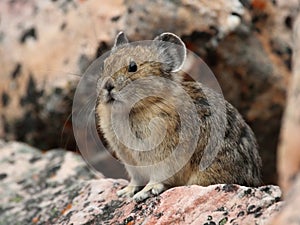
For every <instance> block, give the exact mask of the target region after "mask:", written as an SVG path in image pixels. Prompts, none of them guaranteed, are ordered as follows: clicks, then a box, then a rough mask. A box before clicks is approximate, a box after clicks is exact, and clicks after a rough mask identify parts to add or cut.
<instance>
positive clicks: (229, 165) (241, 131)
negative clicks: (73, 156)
mask: <svg viewBox="0 0 300 225" xmlns="http://www.w3.org/2000/svg"><path fill="white" fill-rule="evenodd" d="M174 37H175V38H176V36H175V35H174V36H172V35H171V38H174ZM117 38H119V39H120V37H117ZM179 40H180V39H179ZM125 42H126V40H125ZM116 43H117V41H116ZM123 43H124V42H123ZM182 44H183V43H182ZM131 60H134V61H135V62H136V64H137V66H138V70H137V71H136V72H134V73H130V72H128V63H129V62H130V61H131ZM183 60H184V57H183ZM168 63H169V62H168ZM164 66H165V65H164V59H163V58H162V56H161V55H159V53H158V50H157V49H156V48H155V45H153V46H139V45H138V46H134V47H132V46H129V45H128V46H127V45H126V44H125V45H123V44H122V45H120V46H117V45H115V46H114V49H113V51H112V53H111V55H110V56H108V58H107V59H106V60H105V62H104V68H103V71H102V75H101V79H100V81H99V82H104V83H105V84H106V83H107V82H108V81H103V80H105V79H107V80H109V82H111V83H112V85H113V91H115V93H121V91H122V90H124V89H123V88H125V87H126V85H128V84H130V83H131V82H133V81H135V80H139V79H141V78H145V77H146V78H147V77H150V76H152V77H154V79H153V80H152V82H150V83H147V85H143V83H142V84H140V85H137V86H136V87H135V90H131V92H130V95H128V96H138V95H139V94H140V93H141V92H142V91H145V93H148V92H149V95H150V96H149V97H146V98H143V99H142V100H141V101H139V102H137V103H136V104H135V105H133V106H132V107H131V110H130V114H129V121H130V130H128V133H129V134H133V135H134V136H135V138H137V139H141V140H144V139H146V138H148V137H150V136H151V135H152V136H154V137H155V138H158V139H159V138H160V137H161V136H162V134H163V132H165V136H164V138H163V140H162V142H161V143H160V144H159V145H158V146H156V147H155V148H154V149H152V150H150V151H142V152H141V151H134V150H133V149H131V148H129V147H128V146H126V145H125V144H124V143H122V142H121V141H120V140H119V139H118V137H117V136H116V134H115V131H114V130H113V123H118V122H119V123H120V124H121V123H122V121H112V119H111V118H112V117H111V113H112V107H113V106H112V103H111V102H106V96H107V90H106V89H105V88H103V86H101V88H100V90H99V99H98V104H97V107H96V115H97V117H96V118H98V126H99V129H100V130H101V132H102V133H103V134H104V138H105V139H106V141H107V143H108V145H109V146H110V148H111V149H112V150H113V151H114V152H115V153H116V155H117V157H118V158H119V159H120V160H121V161H122V162H123V163H124V164H125V167H126V169H127V171H128V173H129V176H130V178H131V183H130V185H129V186H128V187H127V188H125V189H124V190H121V191H120V192H119V194H120V195H129V196H132V195H133V194H134V193H135V192H136V191H137V190H138V188H137V186H144V185H146V184H148V185H146V187H145V188H144V189H143V190H142V191H141V192H138V193H137V194H136V195H135V196H134V198H135V199H136V200H137V201H140V200H143V199H145V198H147V197H149V192H150V191H152V193H155V194H158V193H160V192H161V191H163V190H165V189H166V188H168V187H172V186H178V185H189V184H198V185H203V186H207V185H210V184H216V183H236V184H242V185H248V186H257V185H260V183H261V179H260V177H261V174H260V169H261V159H260V157H259V154H258V150H257V144H256V140H255V137H254V134H253V132H252V131H251V129H250V127H249V126H248V125H247V124H246V123H245V121H244V120H243V119H242V117H241V116H240V114H239V113H238V112H237V110H236V109H235V108H234V107H233V106H232V105H230V104H229V103H228V102H226V101H225V100H223V98H222V96H220V95H219V94H217V93H215V92H214V91H212V90H210V89H208V88H206V87H204V86H203V85H202V84H200V83H197V82H183V81H180V78H179V79H176V76H178V75H177V73H175V72H172V71H167V70H166V69H165V68H166V67H164ZM120 77H122V79H121V78H120ZM155 77H160V78H167V79H169V80H170V82H167V81H166V82H162V81H161V80H159V81H156V80H155ZM174 77H175V78H174ZM120 80H121V81H120ZM171 81H175V84H174V83H172V82H171ZM176 84H177V85H179V86H180V87H181V88H182V89H183V90H184V91H185V92H186V93H188V95H189V96H190V98H191V99H192V104H194V105H195V106H196V110H197V114H198V117H197V118H198V120H197V122H198V123H199V132H200V135H199V139H198V142H197V147H196V150H195V152H194V153H193V154H192V157H191V158H190V159H188V161H187V163H186V164H184V166H183V167H182V168H181V169H180V170H179V171H176V168H175V167H176V163H181V162H183V161H184V160H185V155H187V153H188V151H189V149H188V148H189V147H188V146H189V145H188V144H189V143H184V146H186V150H183V152H181V153H179V154H177V155H176V157H177V158H174V159H173V161H169V163H167V164H166V165H165V167H164V168H161V167H159V166H158V167H155V166H153V167H145V168H138V169H135V168H134V167H132V166H151V165H154V164H156V163H159V162H161V161H162V160H164V159H168V157H170V156H171V154H172V152H173V151H174V149H175V148H176V146H177V145H178V143H179V136H180V135H179V131H180V128H181V124H180V122H181V121H180V117H179V115H178V112H177V111H176V105H177V106H178V105H180V104H183V102H185V99H184V97H183V96H182V94H181V92H180V91H179V90H178V86H176ZM154 89H160V90H163V91H162V94H163V97H158V96H151V93H152V91H153V90H154ZM147 91H148V92H147ZM208 97H210V98H213V99H217V100H218V101H222V102H223V103H224V105H225V107H226V116H227V118H226V119H227V123H226V124H225V125H226V127H224V129H225V137H224V138H223V139H222V140H219V141H220V143H221V148H220V150H219V152H218V154H217V156H216V158H215V159H214V160H213V162H212V164H211V165H210V166H209V167H208V168H206V169H205V170H204V171H201V170H200V169H199V165H200V163H201V159H202V156H203V153H204V149H205V146H206V145H207V143H208V139H209V138H210V136H209V134H210V131H211V129H212V125H213V124H220V126H225V125H223V124H222V118H219V117H212V107H215V106H214V105H210V103H209V101H208ZM114 101H115V102H116V104H119V111H118V113H120V115H122V113H124V112H125V111H126V110H124V112H123V109H125V108H126V107H127V106H126V98H124V96H118V97H117V98H116V99H115V100H114ZM189 104H191V103H188V102H187V103H185V107H188V108H190V105H189ZM186 117H187V118H189V115H186ZM153 118H159V119H160V122H159V123H157V124H155V125H154V126H153V127H152V133H151V129H150V128H149V124H150V121H151V120H152V119H153ZM190 122H191V123H193V121H190ZM161 124H163V125H161ZM124 132H125V133H126V132H127V131H124ZM129 134H128V139H130V135H129ZM126 135H127V134H125V136H126ZM189 135H193V134H187V137H188V136H189ZM126 137H127V136H126ZM185 151H186V152H185ZM130 165H132V166H130ZM166 171H173V172H174V173H173V175H172V176H170V177H168V179H165V180H160V178H161V177H162V176H161V175H162V174H164V173H165V172H166ZM155 183H158V185H157V184H155ZM151 185H152V186H151Z"/></svg>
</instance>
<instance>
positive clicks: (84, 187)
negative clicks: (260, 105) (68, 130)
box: [0, 142, 283, 225]
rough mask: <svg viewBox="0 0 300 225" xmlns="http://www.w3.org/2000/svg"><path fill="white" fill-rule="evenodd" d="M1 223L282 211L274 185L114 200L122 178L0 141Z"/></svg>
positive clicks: (152, 220) (204, 220)
mask: <svg viewBox="0 0 300 225" xmlns="http://www.w3.org/2000/svg"><path fill="white" fill-rule="evenodd" d="M0 180H1V182H0V199H1V202H0V225H4V224H5V225H6V224H15V225H17V224H73V225H76V224H86V225H87V224H89V225H90V224H124V225H132V224H205V225H214V224H220V225H223V224H267V223H269V221H270V220H271V219H272V218H273V216H274V215H276V214H277V211H279V209H280V208H281V207H282V205H283V202H282V201H281V200H280V198H281V191H280V189H279V187H277V186H271V185H269V186H263V187H259V188H250V187H243V186H238V185H229V184H227V185H226V184H219V185H212V186H209V187H201V186H196V185H193V186H184V187H176V188H172V189H169V190H167V191H165V192H164V193H162V194H161V195H160V196H153V197H151V198H149V199H147V200H146V201H144V202H142V203H135V202H134V201H132V200H131V199H128V198H118V197H117V195H116V191H117V190H119V189H120V188H122V187H124V186H125V185H126V184H127V181H125V180H123V179H108V178H104V177H103V176H101V175H99V176H96V175H94V174H93V173H92V172H90V171H89V169H88V168H87V166H86V164H85V163H84V161H83V160H82V159H81V157H80V156H78V155H76V154H74V153H71V152H66V151H63V150H52V151H49V152H46V153H43V152H41V151H39V150H37V149H34V148H32V147H30V146H28V145H25V144H22V143H16V142H9V143H4V142H0Z"/></svg>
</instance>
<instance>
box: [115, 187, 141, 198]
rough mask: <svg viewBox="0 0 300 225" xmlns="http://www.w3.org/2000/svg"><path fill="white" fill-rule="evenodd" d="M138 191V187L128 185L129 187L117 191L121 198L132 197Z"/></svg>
mask: <svg viewBox="0 0 300 225" xmlns="http://www.w3.org/2000/svg"><path fill="white" fill-rule="evenodd" d="M137 190H138V187H137V186H132V185H128V186H127V187H125V188H123V189H121V190H119V191H117V195H118V196H119V197H123V196H124V197H132V196H133V195H134V193H135V192H136V191H137Z"/></svg>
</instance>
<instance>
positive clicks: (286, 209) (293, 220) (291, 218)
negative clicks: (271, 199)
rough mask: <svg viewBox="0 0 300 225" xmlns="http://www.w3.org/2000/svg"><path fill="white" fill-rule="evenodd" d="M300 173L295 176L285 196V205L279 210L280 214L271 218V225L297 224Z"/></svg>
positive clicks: (299, 201) (299, 200)
mask: <svg viewBox="0 0 300 225" xmlns="http://www.w3.org/2000/svg"><path fill="white" fill-rule="evenodd" d="M299 190H300V173H298V174H297V175H295V177H294V179H293V183H292V186H291V187H290V189H289V191H288V192H287V193H286V194H285V196H286V198H285V200H286V203H285V204H284V205H283V207H282V208H281V210H280V212H279V213H278V214H277V215H276V216H275V217H274V218H273V221H272V223H271V224H273V225H279V224H291V225H294V224H295V225H296V224H299V221H300V214H299V207H300V193H299Z"/></svg>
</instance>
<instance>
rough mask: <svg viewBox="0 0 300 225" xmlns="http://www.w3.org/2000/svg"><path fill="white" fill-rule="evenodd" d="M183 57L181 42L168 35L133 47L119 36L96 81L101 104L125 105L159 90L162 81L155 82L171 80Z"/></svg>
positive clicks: (184, 50)
mask: <svg viewBox="0 0 300 225" xmlns="http://www.w3.org/2000/svg"><path fill="white" fill-rule="evenodd" d="M160 39H166V40H168V41H169V42H166V41H164V40H160ZM178 43H179V44H178ZM185 54H186V49H185V46H184V44H183V42H182V41H181V40H180V39H179V38H178V37H177V36H175V35H173V34H170V33H167V34H164V35H160V36H158V37H157V38H156V39H154V41H146V42H139V43H137V42H136V43H133V44H129V43H128V41H127V38H126V37H125V35H124V34H123V33H120V34H119V35H118V36H117V37H116V40H115V45H114V47H113V49H112V51H111V53H110V55H109V56H108V57H107V58H106V59H105V61H104V64H103V70H102V74H101V77H100V78H99V80H98V88H99V100H100V102H101V103H103V104H111V103H113V102H126V100H128V98H131V97H132V96H133V95H138V94H139V93H141V91H142V90H143V91H145V90H146V91H147V90H148V91H147V92H149V94H151V90H152V89H153V88H155V87H156V88H157V87H159V86H160V84H159V82H160V80H161V79H158V78H167V79H173V75H174V73H175V72H177V71H178V70H180V68H181V66H182V64H183V63H184V60H185ZM156 78H157V79H156ZM133 84H134V85H133Z"/></svg>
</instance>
